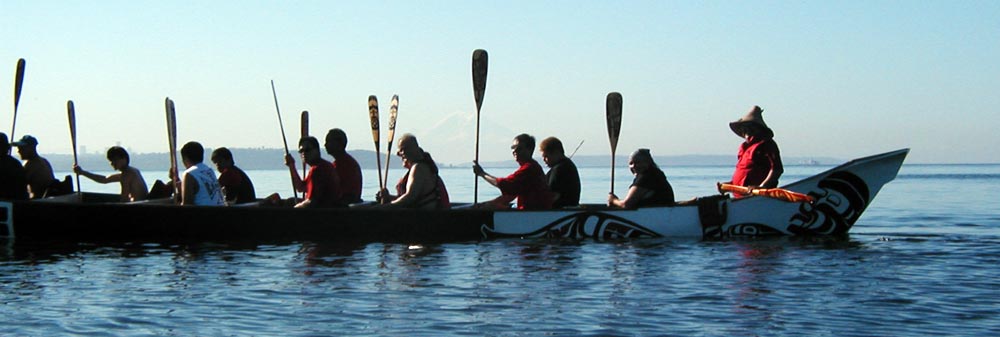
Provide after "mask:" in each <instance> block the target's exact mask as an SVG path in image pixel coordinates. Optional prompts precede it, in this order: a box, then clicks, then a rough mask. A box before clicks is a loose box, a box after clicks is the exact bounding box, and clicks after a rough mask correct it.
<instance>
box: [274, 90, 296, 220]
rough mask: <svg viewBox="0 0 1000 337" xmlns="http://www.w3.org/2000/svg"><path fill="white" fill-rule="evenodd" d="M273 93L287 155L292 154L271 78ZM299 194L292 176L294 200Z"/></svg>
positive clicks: (294, 200)
mask: <svg viewBox="0 0 1000 337" xmlns="http://www.w3.org/2000/svg"><path fill="white" fill-rule="evenodd" d="M271 95H272V96H274V111H275V112H277V113H278V127H279V128H281V142H282V143H283V144H285V156H291V155H292V153H291V152H288V137H285V124H283V123H282V122H281V108H278V92H277V91H275V90H274V80H271ZM298 196H299V191H298V189H296V188H295V178H292V201H293V202H297V201H298V200H296V199H298Z"/></svg>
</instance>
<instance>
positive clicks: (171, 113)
mask: <svg viewBox="0 0 1000 337" xmlns="http://www.w3.org/2000/svg"><path fill="white" fill-rule="evenodd" d="M164 106H165V107H166V110H167V143H168V144H167V145H168V147H169V148H170V176H171V178H172V179H174V184H173V185H174V198H178V197H179V196H180V185H178V183H179V182H180V177H179V176H178V175H177V112H176V109H174V101H173V100H171V99H170V97H167V98H166V100H165V101H164ZM178 200H179V199H178Z"/></svg>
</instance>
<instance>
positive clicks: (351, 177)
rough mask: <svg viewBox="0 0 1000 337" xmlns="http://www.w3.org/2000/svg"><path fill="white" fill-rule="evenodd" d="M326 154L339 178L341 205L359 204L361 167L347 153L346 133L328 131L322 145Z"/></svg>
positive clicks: (333, 130)
mask: <svg viewBox="0 0 1000 337" xmlns="http://www.w3.org/2000/svg"><path fill="white" fill-rule="evenodd" d="M323 147H324V148H325V149H326V153H328V154H330V155H331V156H333V168H334V169H335V170H336V171H337V175H339V176H340V190H341V192H342V193H343V195H342V197H341V198H342V200H341V201H340V203H341V204H345V205H349V204H353V203H358V202H361V165H358V161H357V160H355V159H354V157H353V156H351V154H349V153H347V133H345V132H344V130H341V129H330V131H329V132H327V133H326V142H325V143H323Z"/></svg>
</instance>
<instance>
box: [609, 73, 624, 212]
mask: <svg viewBox="0 0 1000 337" xmlns="http://www.w3.org/2000/svg"><path fill="white" fill-rule="evenodd" d="M606 107H607V118H608V139H609V140H610V141H611V192H610V193H612V194H614V193H615V151H616V150H617V148H618V136H619V134H621V130H622V94H620V93H617V92H611V93H608V98H607V104H606Z"/></svg>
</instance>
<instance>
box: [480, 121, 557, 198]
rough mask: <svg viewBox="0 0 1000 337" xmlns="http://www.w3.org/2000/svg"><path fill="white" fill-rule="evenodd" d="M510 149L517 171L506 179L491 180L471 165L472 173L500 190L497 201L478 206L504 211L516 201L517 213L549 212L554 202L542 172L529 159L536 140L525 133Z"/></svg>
mask: <svg viewBox="0 0 1000 337" xmlns="http://www.w3.org/2000/svg"><path fill="white" fill-rule="evenodd" d="M510 149H511V153H512V154H513V155H514V160H516V161H517V163H518V165H520V167H518V169H517V171H514V173H512V174H511V175H509V176H507V177H503V178H498V177H495V176H492V175H490V174H489V173H486V171H483V167H482V166H479V163H478V162H473V166H472V172H473V173H475V174H476V176H477V177H483V180H486V182H488V183H490V185H493V186H496V187H497V188H499V189H500V196H499V197H496V198H495V199H493V200H490V201H487V202H485V203H483V204H482V205H479V206H480V207H493V208H505V207H507V204H508V203H510V202H511V201H513V200H514V199H517V209H550V208H552V202H553V200H555V199H554V198H553V195H552V192H551V191H550V190H549V185H548V180H547V179H546V178H545V172H542V166H541V165H539V164H538V162H537V161H535V160H534V159H532V158H531V154H532V153H533V152H534V151H535V137H532V136H529V135H527V134H524V133H522V134H520V135H517V137H515V138H514V142H513V144H511V146H510Z"/></svg>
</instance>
